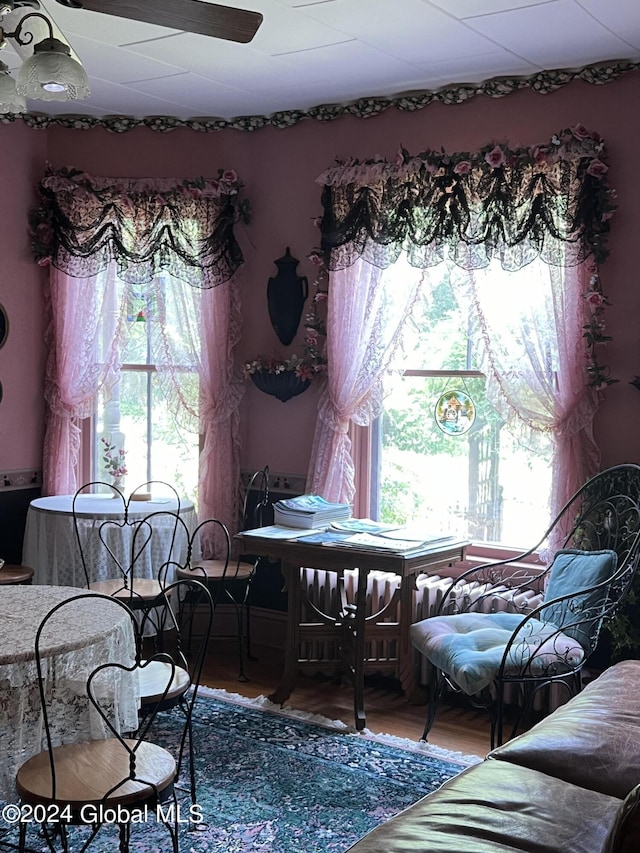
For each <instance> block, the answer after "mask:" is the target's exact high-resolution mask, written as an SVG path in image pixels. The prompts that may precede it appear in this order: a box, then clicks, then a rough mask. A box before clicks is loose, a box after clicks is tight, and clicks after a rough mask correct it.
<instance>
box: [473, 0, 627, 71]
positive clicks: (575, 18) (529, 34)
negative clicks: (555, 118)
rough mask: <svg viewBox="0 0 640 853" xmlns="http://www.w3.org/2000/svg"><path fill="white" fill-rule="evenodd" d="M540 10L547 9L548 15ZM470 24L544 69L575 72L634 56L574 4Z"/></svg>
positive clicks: (562, 1) (560, 1) (567, 0)
mask: <svg viewBox="0 0 640 853" xmlns="http://www.w3.org/2000/svg"><path fill="white" fill-rule="evenodd" d="M540 8H542V9H544V12H545V14H544V15H543V14H541V13H540ZM469 24H470V25H471V26H473V27H474V29H477V30H478V32H480V33H482V34H483V35H485V36H487V37H488V38H491V39H493V40H495V41H496V42H497V43H498V44H502V45H503V46H504V47H506V48H507V49H508V50H511V51H513V53H515V54H517V55H518V56H521V57H523V58H524V59H527V60H528V61H529V62H532V63H534V64H537V65H540V66H541V67H544V68H571V67H574V66H576V65H587V64H589V63H592V62H598V61H601V60H604V59H613V58H624V57H626V56H629V54H630V53H631V49H630V48H629V45H627V44H625V43H624V42H623V41H622V40H621V39H619V38H618V37H617V36H615V35H613V34H612V33H610V32H609V31H608V30H606V29H605V28H604V27H603V26H601V25H600V24H598V23H597V22H596V21H595V20H594V19H593V18H592V17H591V16H590V15H588V14H587V13H586V12H585V11H584V9H582V8H581V7H580V6H578V5H577V4H576V3H574V2H573V0H556V2H555V3H550V4H545V5H544V6H543V7H531V8H528V9H516V10H514V11H511V12H502V13H499V14H495V15H489V16H487V17H484V18H474V19H473V20H470V21H469Z"/></svg>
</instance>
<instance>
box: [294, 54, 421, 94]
mask: <svg viewBox="0 0 640 853" xmlns="http://www.w3.org/2000/svg"><path fill="white" fill-rule="evenodd" d="M280 58H281V59H282V60H283V61H284V62H287V63H290V65H291V69H292V73H294V74H296V76H299V77H300V78H302V79H304V80H305V81H306V82H310V81H312V80H318V81H320V80H324V81H325V82H327V83H329V85H328V86H327V90H328V91H331V90H335V88H336V87H337V86H338V85H339V84H340V82H341V81H342V80H344V79H348V80H349V81H350V82H351V83H353V84H357V85H358V86H364V87H365V88H366V89H367V90H368V92H369V94H372V95H374V94H375V93H376V91H377V89H378V87H379V86H380V85H381V84H383V85H388V84H390V83H391V84H393V83H394V81H399V82H400V81H402V80H404V79H406V78H412V77H414V76H415V74H416V69H415V67H413V66H412V65H410V64H409V63H406V62H403V61H402V60H400V59H396V58H395V57H393V56H389V55H388V54H386V53H381V52H380V51H379V50H375V48H372V47H368V45H366V44H362V43H361V42H351V43H349V44H338V45H329V46H328V47H323V48H320V49H318V50H308V51H306V52H304V53H297V54H292V55H287V56H281V57H280ZM335 69H340V71H337V70H335Z"/></svg>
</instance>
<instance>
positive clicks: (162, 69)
mask: <svg viewBox="0 0 640 853" xmlns="http://www.w3.org/2000/svg"><path fill="white" fill-rule="evenodd" d="M73 47H74V50H75V51H76V53H77V54H78V56H79V57H80V59H81V60H82V64H83V65H84V69H85V71H86V72H87V74H88V75H89V77H92V76H95V77H101V78H102V79H104V80H107V79H108V80H111V81H112V82H113V83H124V82H127V81H129V80H148V79H149V78H151V77H168V76H170V75H172V74H184V73H185V72H186V71H188V70H189V69H188V68H187V67H185V65H184V64H183V65H182V66H178V65H172V64H170V63H167V62H162V61H161V60H160V59H154V58H151V57H149V56H146V55H145V54H143V53H141V52H139V51H134V50H129V49H126V48H120V49H119V50H116V49H115V48H114V47H113V46H112V45H109V44H103V43H101V42H98V41H95V40H94V39H88V38H85V37H83V36H75V37H74V39H73ZM183 58H184V57H183ZM186 64H187V65H188V64H189V63H188V62H187V63H186Z"/></svg>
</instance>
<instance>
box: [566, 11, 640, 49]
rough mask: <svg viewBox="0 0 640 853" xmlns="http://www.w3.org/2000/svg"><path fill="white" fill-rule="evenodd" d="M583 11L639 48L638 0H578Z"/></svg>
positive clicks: (639, 12)
mask: <svg viewBox="0 0 640 853" xmlns="http://www.w3.org/2000/svg"><path fill="white" fill-rule="evenodd" d="M580 3H581V5H582V6H583V7H584V9H585V11H586V12H588V13H589V14H590V15H591V16H592V17H593V18H595V19H596V21H599V22H600V23H601V24H602V25H603V26H604V27H607V28H608V29H609V30H611V31H612V32H614V33H615V34H616V35H617V36H619V37H620V38H621V39H622V40H623V41H625V42H627V43H628V44H631V45H633V46H634V47H636V48H639V49H640V3H639V2H638V0H615V2H611V0H609V2H607V3H603V2H602V0H580Z"/></svg>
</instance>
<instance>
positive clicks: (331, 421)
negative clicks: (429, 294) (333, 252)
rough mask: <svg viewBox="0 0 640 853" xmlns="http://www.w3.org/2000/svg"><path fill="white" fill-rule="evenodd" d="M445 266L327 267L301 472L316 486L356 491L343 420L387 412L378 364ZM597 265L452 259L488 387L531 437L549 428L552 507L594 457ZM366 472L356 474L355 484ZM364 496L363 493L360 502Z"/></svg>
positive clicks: (332, 491) (387, 362) (339, 494)
mask: <svg viewBox="0 0 640 853" xmlns="http://www.w3.org/2000/svg"><path fill="white" fill-rule="evenodd" d="M400 267H402V269H401V268H400ZM440 269H441V268H440V267H432V268H429V269H427V270H424V271H419V270H416V269H415V268H413V267H410V266H409V265H408V264H407V263H406V259H405V258H404V257H401V258H400V259H399V260H398V261H397V262H396V263H395V264H394V265H392V266H391V267H390V268H388V269H387V270H381V269H379V268H377V267H374V266H372V265H371V264H369V263H368V262H367V261H363V260H358V261H356V262H355V263H354V264H353V265H352V266H350V267H347V268H346V269H342V270H337V271H335V272H333V273H331V277H330V286H329V303H328V316H327V356H328V363H329V372H328V380H327V386H326V389H325V390H324V392H323V393H322V395H321V397H320V402H319V408H318V412H319V418H318V424H317V427H316V434H315V437H314V444H313V451H312V457H311V463H310V469H309V474H308V477H309V480H308V481H309V482H310V483H311V489H312V491H315V492H317V493H318V494H322V495H323V496H324V497H326V498H327V499H329V500H339V501H348V502H353V498H354V490H355V482H356V480H355V476H356V473H357V472H355V468H354V461H353V458H352V444H351V439H350V437H349V431H350V430H351V431H352V430H353V425H354V424H356V425H366V424H369V423H371V422H372V421H373V419H374V418H375V417H377V416H378V415H379V414H380V413H381V412H382V405H383V396H382V380H383V376H384V373H385V372H386V371H389V370H391V369H398V368H399V367H400V365H401V361H402V357H401V345H402V328H403V325H404V323H405V321H406V319H407V317H408V315H409V313H410V309H411V305H412V304H413V300H414V299H415V298H416V296H417V294H418V292H419V291H420V288H421V287H429V286H430V282H434V283H437V282H438V281H439V280H440V277H441V272H440ZM593 273H594V266H593V263H592V262H591V261H588V262H584V263H583V264H581V265H579V266H576V267H568V268H566V269H562V268H557V267H552V266H548V265H547V264H545V263H544V262H542V261H540V260H536V261H534V262H532V263H531V264H529V265H526V266H525V267H523V268H522V269H520V270H514V271H506V270H503V269H502V268H501V266H500V263H499V262H498V261H493V262H492V263H491V264H490V265H489V266H488V267H486V268H483V269H479V270H473V271H467V270H462V269H460V268H457V267H455V266H454V265H452V264H449V280H450V282H451V285H452V288H453V291H454V293H455V294H456V297H457V298H458V299H459V300H460V301H461V303H464V304H466V306H467V309H469V310H471V311H472V312H473V313H474V314H475V316H476V318H477V319H476V322H477V325H476V327H475V331H474V332H473V333H472V334H473V336H474V339H475V342H476V345H477V348H478V350H479V352H480V354H481V356H482V364H481V367H482V369H483V372H484V373H485V374H486V376H487V396H488V397H489V399H490V400H491V402H492V403H493V405H494V406H495V407H496V409H498V411H500V413H501V414H502V416H503V417H504V419H505V421H507V422H508V423H509V424H510V425H511V426H512V427H513V428H514V429H516V430H519V431H520V432H521V434H522V436H523V440H525V441H526V442H527V443H530V442H532V441H535V434H536V433H548V434H550V435H551V436H552V437H553V462H552V465H553V470H554V472H555V476H554V478H553V487H552V495H551V502H550V511H551V516H552V517H553V516H555V515H556V514H557V512H558V511H559V510H560V509H561V508H562V506H563V505H564V504H565V503H566V501H567V500H568V499H569V498H570V497H571V496H572V495H573V494H574V493H575V492H576V491H577V490H578V488H580V486H581V485H582V484H583V483H584V482H585V481H586V480H587V479H588V478H589V477H591V476H592V475H593V474H595V473H596V471H597V470H598V466H599V462H600V456H599V451H598V448H597V445H596V444H595V441H594V439H593V431H592V428H593V418H594V416H595V413H596V411H597V408H598V393H597V391H596V390H595V389H594V388H592V387H591V386H588V385H586V384H585V374H584V364H585V343H584V337H583V331H584V326H585V325H586V324H587V323H588V322H589V317H590V313H591V310H590V308H589V306H588V302H587V300H585V298H584V294H585V293H586V292H587V291H588V290H589V281H590V279H591V277H592V276H593ZM392 277H393V288H391V287H389V284H390V281H391V279H392ZM393 303H397V304H395V305H393V307H391V306H392V304H393ZM507 305H509V308H508V310H507V309H506V308H505V306H507ZM359 464H360V465H363V464H365V465H369V464H370V458H366V457H363V456H362V454H361V455H360V461H359ZM364 479H365V478H363V477H360V476H359V475H358V484H359V485H361V483H362V482H363V481H364ZM363 500H364V502H363ZM366 505H367V504H366V499H364V498H363V496H362V495H360V496H359V502H358V509H359V511H360V514H362V510H363V508H364V507H365V506H366Z"/></svg>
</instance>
